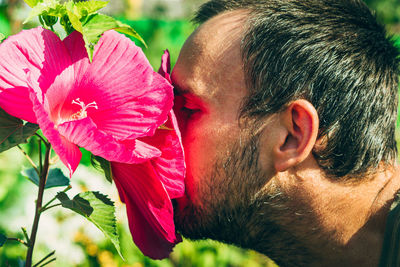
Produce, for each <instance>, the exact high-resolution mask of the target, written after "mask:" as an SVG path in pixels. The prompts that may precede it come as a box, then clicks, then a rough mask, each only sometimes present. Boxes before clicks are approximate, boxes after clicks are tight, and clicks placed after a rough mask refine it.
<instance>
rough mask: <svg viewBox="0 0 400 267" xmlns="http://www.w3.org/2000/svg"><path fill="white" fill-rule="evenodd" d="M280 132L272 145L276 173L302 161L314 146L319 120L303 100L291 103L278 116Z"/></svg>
mask: <svg viewBox="0 0 400 267" xmlns="http://www.w3.org/2000/svg"><path fill="white" fill-rule="evenodd" d="M279 120H280V130H279V135H278V136H277V139H276V140H275V143H274V145H273V151H272V155H273V163H274V167H275V170H276V171H278V172H282V171H285V170H287V169H289V168H291V167H293V166H295V165H297V164H299V163H301V162H302V161H304V160H305V159H306V158H307V157H308V156H309V154H310V153H311V152H312V149H313V147H314V145H315V142H316V140H317V136H318V128H319V118H318V113H317V111H316V109H315V108H314V106H313V105H312V104H311V103H310V102H308V101H307V100H304V99H299V100H296V101H294V102H292V103H291V104H290V105H289V106H288V107H287V108H286V109H285V110H284V111H283V112H282V113H281V114H280V116H279Z"/></svg>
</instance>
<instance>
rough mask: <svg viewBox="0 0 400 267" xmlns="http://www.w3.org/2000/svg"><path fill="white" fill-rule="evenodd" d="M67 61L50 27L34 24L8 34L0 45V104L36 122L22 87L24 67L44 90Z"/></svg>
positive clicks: (20, 116) (64, 52)
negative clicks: (45, 27) (34, 25)
mask: <svg viewBox="0 0 400 267" xmlns="http://www.w3.org/2000/svg"><path fill="white" fill-rule="evenodd" d="M70 64H71V60H70V58H69V54H68V52H67V50H66V49H65V47H64V45H63V44H62V42H61V40H60V39H59V38H58V37H57V35H55V34H54V33H53V32H52V31H49V30H45V29H43V28H41V27H38V28H35V29H31V30H24V31H22V32H20V33H18V34H16V35H13V36H11V37H9V38H8V39H7V40H5V41H4V42H3V43H2V44H1V45H0V98H1V99H2V100H1V102H0V105H1V107H2V108H3V109H4V110H6V111H7V112H8V113H9V114H11V115H13V116H16V117H19V118H22V119H24V120H27V121H30V122H36V119H35V116H34V112H33V111H32V109H31V108H32V104H30V99H29V90H28V89H26V88H27V86H28V85H27V81H26V73H25V72H26V70H29V72H30V73H31V76H32V80H36V81H38V82H39V87H40V88H41V89H42V90H43V91H44V92H45V91H46V90H47V88H48V87H49V85H50V84H51V83H52V82H53V80H54V78H55V77H56V76H57V75H58V74H59V73H61V72H62V70H63V69H64V68H66V66H68V65H70ZM16 96H19V97H16ZM17 98H20V99H17Z"/></svg>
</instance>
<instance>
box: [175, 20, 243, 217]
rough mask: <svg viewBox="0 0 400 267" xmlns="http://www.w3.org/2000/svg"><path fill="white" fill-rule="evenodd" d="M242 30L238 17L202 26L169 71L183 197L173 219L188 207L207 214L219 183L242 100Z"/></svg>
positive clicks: (241, 21)
mask: <svg viewBox="0 0 400 267" xmlns="http://www.w3.org/2000/svg"><path fill="white" fill-rule="evenodd" d="M242 27H243V14H240V13H235V15H234V16H232V15H229V16H226V15H220V16H217V17H216V18H213V19H211V20H209V21H207V22H206V23H204V24H203V25H201V26H200V27H199V28H198V29H197V30H196V31H195V32H194V33H193V34H192V35H191V36H190V37H189V39H188V40H187V41H186V43H185V45H184V46H183V48H182V50H181V52H180V55H179V58H178V60H177V62H176V64H175V67H174V69H173V71H172V76H171V77H172V81H173V84H174V86H175V89H176V91H177V96H176V98H177V99H176V103H177V104H176V105H177V106H178V107H177V109H178V110H177V112H176V113H177V117H178V120H180V122H181V125H180V127H181V131H182V141H183V146H184V149H185V157H186V166H187V178H186V195H187V197H185V198H184V199H181V200H179V209H178V216H186V215H185V214H184V209H185V208H186V207H187V206H188V205H193V206H195V207H197V208H199V209H202V210H205V211H209V209H210V207H207V205H208V202H209V201H211V200H209V198H210V197H211V194H213V193H215V190H214V189H213V188H212V187H213V186H216V185H217V184H222V181H221V179H224V178H223V177H221V175H215V173H214V172H215V171H216V170H215V168H220V167H221V166H217V165H218V164H219V163H220V161H221V160H223V159H225V158H226V157H227V156H228V154H229V152H230V149H231V146H232V144H233V143H235V142H236V141H237V139H238V137H239V134H240V130H239V126H238V113H239V109H240V105H241V101H242V99H243V97H244V96H245V95H246V89H245V83H244V75H243V69H242V60H241V55H240V39H241V34H242V30H243V28H242ZM180 104H181V106H179V105H180ZM217 179H219V181H217ZM210 187H211V188H210ZM217 197H218V196H213V198H217ZM206 202H207V203H206ZM209 212H211V211H209Z"/></svg>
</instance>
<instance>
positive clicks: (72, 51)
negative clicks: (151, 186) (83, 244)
mask: <svg viewBox="0 0 400 267" xmlns="http://www.w3.org/2000/svg"><path fill="white" fill-rule="evenodd" d="M172 105H173V91H172V86H171V84H170V83H169V82H168V81H167V80H166V79H165V78H163V77H162V76H161V75H159V74H157V73H155V72H154V71H153V70H152V68H151V66H150V64H149V62H148V61H147V59H146V57H145V56H144V54H143V52H142V51H141V49H140V48H138V47H137V46H135V45H134V43H133V42H132V41H130V40H129V39H128V38H126V37H125V36H123V35H122V34H119V33H116V32H115V31H108V32H105V33H104V34H103V36H102V37H101V39H100V40H99V42H98V44H97V45H96V46H95V48H94V54H93V62H92V63H89V60H88V56H87V53H86V49H85V46H84V42H83V39H82V35H81V34H80V33H78V32H73V33H72V34H70V35H69V36H68V37H66V38H65V39H64V40H62V41H61V40H60V39H59V38H58V37H57V35H55V34H54V33H53V32H51V31H49V30H45V29H43V28H40V27H38V28H35V29H31V30H26V31H23V32H21V33H19V34H17V35H15V36H12V37H10V38H8V39H7V40H6V41H4V42H3V43H2V44H1V45H0V107H1V108H3V109H4V110H5V111H6V112H7V113H9V114H11V115H13V116H15V117H18V118H21V119H23V120H26V121H29V122H32V123H37V124H39V126H40V128H41V129H42V132H43V134H44V136H45V137H46V138H47V139H48V140H49V142H50V143H51V144H52V146H53V149H54V151H55V152H56V153H57V155H58V156H59V157H60V159H61V161H62V162H63V163H64V164H65V165H66V166H67V167H68V168H69V170H70V175H72V173H73V172H74V171H75V169H76V167H77V166H78V164H79V161H80V158H81V152H80V151H79V148H78V146H79V147H84V148H86V149H87V150H89V151H91V152H92V153H93V154H94V155H98V156H101V157H103V158H105V159H107V160H110V161H116V162H124V163H142V162H145V161H147V162H148V159H151V158H155V157H159V156H160V155H161V151H160V150H159V149H157V148H155V147H153V146H152V145H149V144H147V143H145V142H143V141H140V140H138V139H137V138H140V137H144V136H152V135H153V134H154V133H155V131H156V129H157V128H158V127H159V126H160V125H161V124H163V123H164V122H165V121H166V120H167V117H168V116H170V115H169V114H170V113H169V112H170V110H171V108H172ZM128 140H129V141H128ZM143 179H144V178H143Z"/></svg>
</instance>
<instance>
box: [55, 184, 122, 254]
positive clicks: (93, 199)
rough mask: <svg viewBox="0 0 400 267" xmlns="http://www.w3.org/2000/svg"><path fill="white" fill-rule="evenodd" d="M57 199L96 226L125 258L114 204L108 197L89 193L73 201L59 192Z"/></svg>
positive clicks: (97, 193)
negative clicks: (121, 247) (120, 242)
mask: <svg viewBox="0 0 400 267" xmlns="http://www.w3.org/2000/svg"><path fill="white" fill-rule="evenodd" d="M56 197H57V199H58V200H60V202H61V205H62V206H63V207H64V208H67V209H70V210H73V211H75V212H77V213H79V214H80V215H82V216H84V217H86V218H87V219H88V220H89V221H91V222H92V223H93V224H94V225H96V227H97V228H99V229H100V230H101V231H102V232H103V233H104V234H105V235H106V236H107V237H108V238H109V239H110V240H111V242H112V243H113V244H114V246H115V248H116V249H117V251H118V253H119V255H120V256H121V258H123V257H122V254H121V249H120V245H119V236H118V232H117V224H116V218H115V207H114V203H113V202H112V201H111V200H110V199H109V198H108V197H107V196H105V195H103V194H101V193H99V192H93V191H89V192H84V193H80V194H78V195H76V196H75V197H74V198H73V199H72V200H71V199H69V197H68V195H67V194H66V193H64V192H59V193H58V194H57V196H56Z"/></svg>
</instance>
